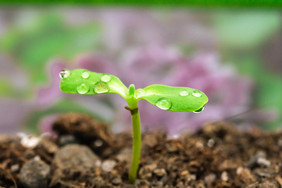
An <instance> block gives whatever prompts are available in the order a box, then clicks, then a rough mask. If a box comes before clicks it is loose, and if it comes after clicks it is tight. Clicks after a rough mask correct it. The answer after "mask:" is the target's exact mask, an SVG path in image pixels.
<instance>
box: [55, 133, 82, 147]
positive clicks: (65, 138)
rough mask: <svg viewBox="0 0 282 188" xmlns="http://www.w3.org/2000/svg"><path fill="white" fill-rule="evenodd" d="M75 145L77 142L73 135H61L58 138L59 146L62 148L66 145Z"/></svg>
mask: <svg viewBox="0 0 282 188" xmlns="http://www.w3.org/2000/svg"><path fill="white" fill-rule="evenodd" d="M75 143H78V141H77V140H76V138H75V137H74V136H73V135H62V136H61V137H60V138H59V144H60V146H64V145H67V144H75Z"/></svg>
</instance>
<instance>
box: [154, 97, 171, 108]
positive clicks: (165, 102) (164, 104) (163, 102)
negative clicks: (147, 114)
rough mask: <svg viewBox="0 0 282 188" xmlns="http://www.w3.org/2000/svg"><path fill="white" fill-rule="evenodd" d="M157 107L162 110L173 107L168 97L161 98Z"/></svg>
mask: <svg viewBox="0 0 282 188" xmlns="http://www.w3.org/2000/svg"><path fill="white" fill-rule="evenodd" d="M156 106H157V107H159V108H160V109H162V110H169V109H170V107H171V102H170V101H168V100H167V99H160V100H159V101H158V102H157V104H156Z"/></svg>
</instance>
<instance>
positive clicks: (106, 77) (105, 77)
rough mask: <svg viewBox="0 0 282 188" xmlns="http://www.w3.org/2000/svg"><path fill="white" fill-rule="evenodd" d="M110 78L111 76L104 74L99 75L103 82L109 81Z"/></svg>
mask: <svg viewBox="0 0 282 188" xmlns="http://www.w3.org/2000/svg"><path fill="white" fill-rule="evenodd" d="M111 79H112V78H111V76H109V75H106V74H105V75H103V76H102V77H101V81H103V82H109V81H110V80H111Z"/></svg>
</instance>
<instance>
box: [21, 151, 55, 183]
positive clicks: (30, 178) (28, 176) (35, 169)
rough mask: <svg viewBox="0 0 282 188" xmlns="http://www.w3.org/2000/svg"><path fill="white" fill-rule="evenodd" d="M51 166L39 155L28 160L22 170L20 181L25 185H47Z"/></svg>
mask: <svg viewBox="0 0 282 188" xmlns="http://www.w3.org/2000/svg"><path fill="white" fill-rule="evenodd" d="M49 173H50V167H49V165H47V164H46V163H45V162H44V161H42V160H41V159H40V158H39V157H38V156H37V157H35V158H34V159H31V160H29V161H28V162H26V163H25V164H24V165H23V167H22V169H21V171H20V181H21V183H22V184H23V186H24V187H27V188H38V187H42V188H45V187H47V182H48V176H49Z"/></svg>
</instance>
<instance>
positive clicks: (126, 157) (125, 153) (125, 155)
mask: <svg viewBox="0 0 282 188" xmlns="http://www.w3.org/2000/svg"><path fill="white" fill-rule="evenodd" d="M131 154H132V149H130V148H124V149H122V150H121V151H120V152H119V154H117V156H116V158H117V159H118V160H119V161H127V162H129V161H130V159H131Z"/></svg>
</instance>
